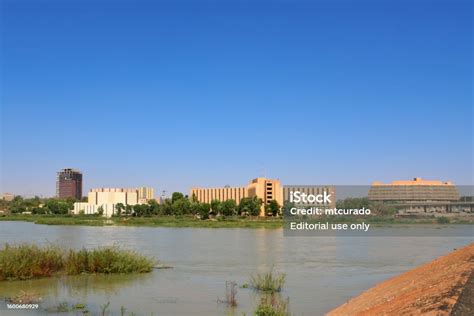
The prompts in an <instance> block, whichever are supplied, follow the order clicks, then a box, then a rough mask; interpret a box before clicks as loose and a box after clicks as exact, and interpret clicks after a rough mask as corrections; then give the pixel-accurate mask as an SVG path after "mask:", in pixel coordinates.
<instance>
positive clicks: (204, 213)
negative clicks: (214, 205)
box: [198, 203, 211, 219]
mask: <svg viewBox="0 0 474 316" xmlns="http://www.w3.org/2000/svg"><path fill="white" fill-rule="evenodd" d="M198 205H199V216H200V217H201V219H208V218H209V211H210V210H211V205H210V204H209V203H202V204H198Z"/></svg>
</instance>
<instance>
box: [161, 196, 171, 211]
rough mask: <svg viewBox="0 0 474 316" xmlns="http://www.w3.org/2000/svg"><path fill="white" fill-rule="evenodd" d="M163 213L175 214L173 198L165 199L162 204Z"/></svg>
mask: <svg viewBox="0 0 474 316" xmlns="http://www.w3.org/2000/svg"><path fill="white" fill-rule="evenodd" d="M161 213H162V214H163V215H171V214H173V204H172V202H171V199H165V200H164V201H163V204H162V205H161Z"/></svg>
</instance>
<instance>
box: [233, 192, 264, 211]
mask: <svg viewBox="0 0 474 316" xmlns="http://www.w3.org/2000/svg"><path fill="white" fill-rule="evenodd" d="M262 203H263V202H262V199H260V198H258V197H256V196H253V197H245V198H243V199H242V200H240V204H239V213H240V214H246V213H247V214H249V215H252V216H258V215H259V214H260V208H261V207H262Z"/></svg>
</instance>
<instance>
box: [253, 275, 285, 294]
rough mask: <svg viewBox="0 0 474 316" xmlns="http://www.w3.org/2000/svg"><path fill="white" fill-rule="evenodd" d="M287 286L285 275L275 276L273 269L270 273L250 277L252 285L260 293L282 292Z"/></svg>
mask: <svg viewBox="0 0 474 316" xmlns="http://www.w3.org/2000/svg"><path fill="white" fill-rule="evenodd" d="M284 284H285V274H284V273H279V274H274V273H273V269H271V270H270V271H269V272H266V273H261V274H254V275H252V276H251V277H250V285H251V286H252V288H254V289H255V290H258V291H264V292H280V291H281V288H282V287H283V285H284Z"/></svg>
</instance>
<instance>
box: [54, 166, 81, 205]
mask: <svg viewBox="0 0 474 316" xmlns="http://www.w3.org/2000/svg"><path fill="white" fill-rule="evenodd" d="M56 196H57V197H58V198H60V199H65V198H75V199H76V200H80V199H81V198H82V173H81V172H80V171H79V170H75V169H71V168H66V169H62V170H60V171H59V172H58V173H57V176H56Z"/></svg>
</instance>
